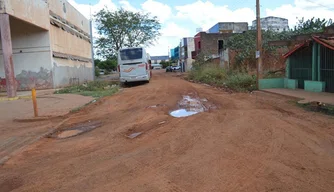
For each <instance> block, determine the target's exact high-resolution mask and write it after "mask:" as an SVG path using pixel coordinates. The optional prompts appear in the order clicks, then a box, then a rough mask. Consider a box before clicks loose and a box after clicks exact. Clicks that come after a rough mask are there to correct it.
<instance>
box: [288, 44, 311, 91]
mask: <svg viewBox="0 0 334 192" xmlns="http://www.w3.org/2000/svg"><path fill="white" fill-rule="evenodd" d="M289 60H290V61H289V63H290V78H291V79H296V80H298V88H299V89H304V81H305V80H312V46H311V45H310V46H307V47H305V48H303V49H300V50H298V51H296V52H294V53H293V54H292V55H290V57H289Z"/></svg>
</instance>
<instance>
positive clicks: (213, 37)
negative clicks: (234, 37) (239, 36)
mask: <svg viewBox="0 0 334 192" xmlns="http://www.w3.org/2000/svg"><path fill="white" fill-rule="evenodd" d="M200 36H201V37H200V38H201V40H200V41H201V52H202V53H204V54H205V55H217V54H218V40H224V43H226V40H227V38H228V37H229V36H231V34H220V33H205V32H202V33H201V34H200Z"/></svg>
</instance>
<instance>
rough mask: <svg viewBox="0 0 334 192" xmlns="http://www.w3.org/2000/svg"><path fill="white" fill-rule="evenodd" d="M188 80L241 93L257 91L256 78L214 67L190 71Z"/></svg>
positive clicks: (206, 66)
mask: <svg viewBox="0 0 334 192" xmlns="http://www.w3.org/2000/svg"><path fill="white" fill-rule="evenodd" d="M188 79H189V80H193V81H196V82H202V83H206V84H209V85H214V86H224V87H227V88H229V89H232V90H234V91H239V92H245V91H253V90H255V89H256V76H254V75H250V74H248V73H244V72H239V71H226V70H225V69H223V68H220V67H217V66H212V65H205V66H201V67H198V68H196V69H194V70H192V71H190V72H189V74H188Z"/></svg>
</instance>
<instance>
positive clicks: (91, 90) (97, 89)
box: [55, 81, 119, 97]
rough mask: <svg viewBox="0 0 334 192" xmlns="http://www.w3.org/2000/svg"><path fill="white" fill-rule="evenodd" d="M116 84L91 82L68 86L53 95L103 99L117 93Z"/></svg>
mask: <svg viewBox="0 0 334 192" xmlns="http://www.w3.org/2000/svg"><path fill="white" fill-rule="evenodd" d="M118 88H119V86H118V83H117V82H108V81H91V82H88V83H84V84H82V85H76V86H69V87H65V88H63V89H60V90H57V91H55V94H68V93H72V94H79V95H84V96H92V97H104V96H107V95H112V94H113V93H115V92H117V91H118Z"/></svg>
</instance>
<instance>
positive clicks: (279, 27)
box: [252, 16, 289, 32]
mask: <svg viewBox="0 0 334 192" xmlns="http://www.w3.org/2000/svg"><path fill="white" fill-rule="evenodd" d="M260 22H261V28H262V29H263V30H266V31H267V30H272V31H276V32H282V31H288V30H289V20H287V19H284V18H280V17H272V16H270V17H265V18H261V20H260ZM256 26H257V23H256V20H254V21H253V22H252V29H253V30H255V29H256Z"/></svg>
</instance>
